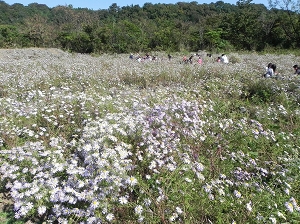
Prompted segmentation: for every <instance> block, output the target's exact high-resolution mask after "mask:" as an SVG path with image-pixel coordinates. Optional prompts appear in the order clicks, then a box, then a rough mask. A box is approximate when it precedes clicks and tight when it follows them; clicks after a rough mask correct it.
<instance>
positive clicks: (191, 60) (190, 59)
mask: <svg viewBox="0 0 300 224" xmlns="http://www.w3.org/2000/svg"><path fill="white" fill-rule="evenodd" d="M193 57H194V55H191V57H189V62H190V63H191V64H193Z"/></svg>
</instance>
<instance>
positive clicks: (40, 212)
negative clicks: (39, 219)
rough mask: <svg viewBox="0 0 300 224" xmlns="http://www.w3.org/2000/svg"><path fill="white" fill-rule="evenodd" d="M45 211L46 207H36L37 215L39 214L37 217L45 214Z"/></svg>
mask: <svg viewBox="0 0 300 224" xmlns="http://www.w3.org/2000/svg"><path fill="white" fill-rule="evenodd" d="M46 210H47V208H46V206H43V205H42V206H39V207H38V213H39V215H43V214H45V212H46Z"/></svg>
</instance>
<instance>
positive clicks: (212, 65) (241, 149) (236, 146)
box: [0, 48, 300, 224]
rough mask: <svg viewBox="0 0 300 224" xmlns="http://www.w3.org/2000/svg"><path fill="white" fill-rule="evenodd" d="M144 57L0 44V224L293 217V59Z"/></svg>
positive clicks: (296, 131)
mask: <svg viewBox="0 0 300 224" xmlns="http://www.w3.org/2000/svg"><path fill="white" fill-rule="evenodd" d="M151 54H153V55H156V56H157V60H156V61H145V62H141V63H139V62H137V61H136V60H131V59H129V55H121V54H116V55H108V54H104V55H84V54H71V53H67V52H63V51H61V50H58V49H38V48H30V49H9V50H8V49H1V50H0V78H1V83H0V175H1V176H0V223H7V224H8V223H76V224H77V223H80V224H96V223H232V224H233V223H237V224H239V223H299V222H300V202H299V200H300V155H299V152H300V125H299V124H300V108H299V104H300V77H299V76H297V75H294V74H293V72H294V71H293V68H292V66H293V65H294V64H297V63H299V64H300V57H299V56H296V55H293V54H290V55H288V54H284V55H283V54H257V53H255V52H252V53H228V54H227V55H228V58H229V61H230V62H229V64H222V63H217V62H216V61H215V60H214V59H215V58H216V57H217V56H219V55H213V58H209V57H206V54H205V52H202V53H201V54H202V56H203V63H202V64H201V65H199V64H197V63H196V61H195V62H194V63H193V64H184V63H181V60H182V57H183V56H184V55H183V54H179V53H177V54H174V55H173V58H172V59H171V60H168V58H167V54H166V53H162V52H152V53H151ZM187 56H189V55H187ZM269 62H273V63H276V65H277V72H278V77H277V78H263V77H262V75H263V74H264V72H265V67H266V66H267V64H268V63H269Z"/></svg>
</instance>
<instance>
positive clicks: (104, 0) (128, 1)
mask: <svg viewBox="0 0 300 224" xmlns="http://www.w3.org/2000/svg"><path fill="white" fill-rule="evenodd" d="M192 1H193V0H191V1H185V0H164V1H159V0H157V1H153V0H152V1H151V0H85V1H82V0H4V2H6V3H7V4H9V5H12V4H14V3H21V4H23V5H24V6H27V5H28V4H30V3H39V4H46V5H47V6H48V7H50V8H52V7H55V6H58V5H73V7H74V8H89V9H94V10H98V9H108V8H109V6H111V5H112V4H113V3H116V4H117V5H118V6H120V7H122V6H131V5H140V6H143V5H144V3H146V2H148V3H152V4H157V3H165V4H176V3H177V2H192ZM216 1H217V0H201V1H196V2H198V3H199V4H203V3H211V2H216ZM223 2H225V3H230V4H236V2H237V0H223ZM252 3H256V4H264V5H266V6H268V0H253V1H252Z"/></svg>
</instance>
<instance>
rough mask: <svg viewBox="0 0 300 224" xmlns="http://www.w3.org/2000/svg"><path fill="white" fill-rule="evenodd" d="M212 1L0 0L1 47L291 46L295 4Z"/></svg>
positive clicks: (299, 21) (298, 37) (298, 26)
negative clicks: (100, 1)
mask: <svg viewBox="0 0 300 224" xmlns="http://www.w3.org/2000/svg"><path fill="white" fill-rule="evenodd" d="M277 3H278V4H276V5H275V4H272V1H271V2H270V6H269V7H266V6H265V5H263V4H253V3H252V1H251V0H241V1H238V2H237V3H236V4H235V5H233V4H228V3H224V2H223V1H217V2H215V3H210V4H198V3H197V2H196V1H193V2H190V3H185V2H178V3H176V4H162V3H158V4H152V3H145V4H144V5H143V6H139V5H131V6H124V7H119V6H118V5H117V4H115V3H114V4H112V5H111V6H110V7H109V8H108V9H101V10H91V9H87V8H73V6H72V5H68V6H56V7H53V8H49V7H48V6H47V5H44V4H38V3H32V4H29V5H28V6H24V5H22V4H19V3H16V4H13V5H9V4H7V3H5V2H4V1H0V48H15V47H18V48H23V47H55V48H60V49H64V50H68V51H71V52H79V53H97V54H99V53H110V52H113V53H129V52H140V51H144V52H146V51H154V50H155V51H168V52H176V51H198V50H203V49H205V50H210V51H225V50H255V51H263V50H266V49H295V48H299V45H300V32H299V30H300V15H299V13H298V11H299V7H297V5H296V4H294V3H293V2H292V1H290V0H288V1H285V2H284V4H280V2H278V1H277Z"/></svg>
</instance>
